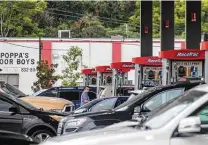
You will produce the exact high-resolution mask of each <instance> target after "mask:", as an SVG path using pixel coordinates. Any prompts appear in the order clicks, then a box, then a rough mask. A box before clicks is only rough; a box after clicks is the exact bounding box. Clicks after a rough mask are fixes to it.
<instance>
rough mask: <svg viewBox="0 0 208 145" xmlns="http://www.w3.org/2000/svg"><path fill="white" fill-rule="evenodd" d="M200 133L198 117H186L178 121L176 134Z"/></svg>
mask: <svg viewBox="0 0 208 145" xmlns="http://www.w3.org/2000/svg"><path fill="white" fill-rule="evenodd" d="M200 131H201V121H200V118H199V117H188V118H184V119H182V120H181V121H180V123H179V126H178V133H181V134H184V133H197V132H200Z"/></svg>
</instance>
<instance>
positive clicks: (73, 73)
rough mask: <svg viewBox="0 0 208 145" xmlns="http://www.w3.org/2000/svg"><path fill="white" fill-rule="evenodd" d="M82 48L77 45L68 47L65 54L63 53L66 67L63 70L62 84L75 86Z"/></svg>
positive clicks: (78, 76) (78, 75)
mask: <svg viewBox="0 0 208 145" xmlns="http://www.w3.org/2000/svg"><path fill="white" fill-rule="evenodd" d="M81 57H82V49H81V48H79V47H77V46H72V47H71V48H69V50H68V52H67V53H66V55H63V59H64V61H65V62H66V65H67V66H66V68H65V69H64V70H63V75H62V79H63V82H62V85H63V86H70V87H74V86H77V82H76V81H77V80H78V79H79V78H80V75H81V74H80V73H79V72H78V67H79V65H80V62H81Z"/></svg>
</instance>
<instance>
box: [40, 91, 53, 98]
mask: <svg viewBox="0 0 208 145" xmlns="http://www.w3.org/2000/svg"><path fill="white" fill-rule="evenodd" d="M38 96H46V97H57V90H48V91H45V92H42V93H40V95H38Z"/></svg>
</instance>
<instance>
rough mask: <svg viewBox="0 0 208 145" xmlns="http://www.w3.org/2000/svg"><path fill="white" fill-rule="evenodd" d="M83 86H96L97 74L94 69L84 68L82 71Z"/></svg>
mask: <svg viewBox="0 0 208 145" xmlns="http://www.w3.org/2000/svg"><path fill="white" fill-rule="evenodd" d="M82 74H83V83H84V86H89V85H96V84H97V73H96V71H95V69H94V68H86V69H83V70H82Z"/></svg>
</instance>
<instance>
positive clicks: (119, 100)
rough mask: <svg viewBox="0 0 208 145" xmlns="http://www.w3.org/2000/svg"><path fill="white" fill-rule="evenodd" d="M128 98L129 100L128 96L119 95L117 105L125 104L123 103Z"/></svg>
mask: <svg viewBox="0 0 208 145" xmlns="http://www.w3.org/2000/svg"><path fill="white" fill-rule="evenodd" d="M127 100H128V97H119V98H118V99H117V101H116V105H115V107H117V106H119V105H121V104H123V103H124V102H126V101H127Z"/></svg>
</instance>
